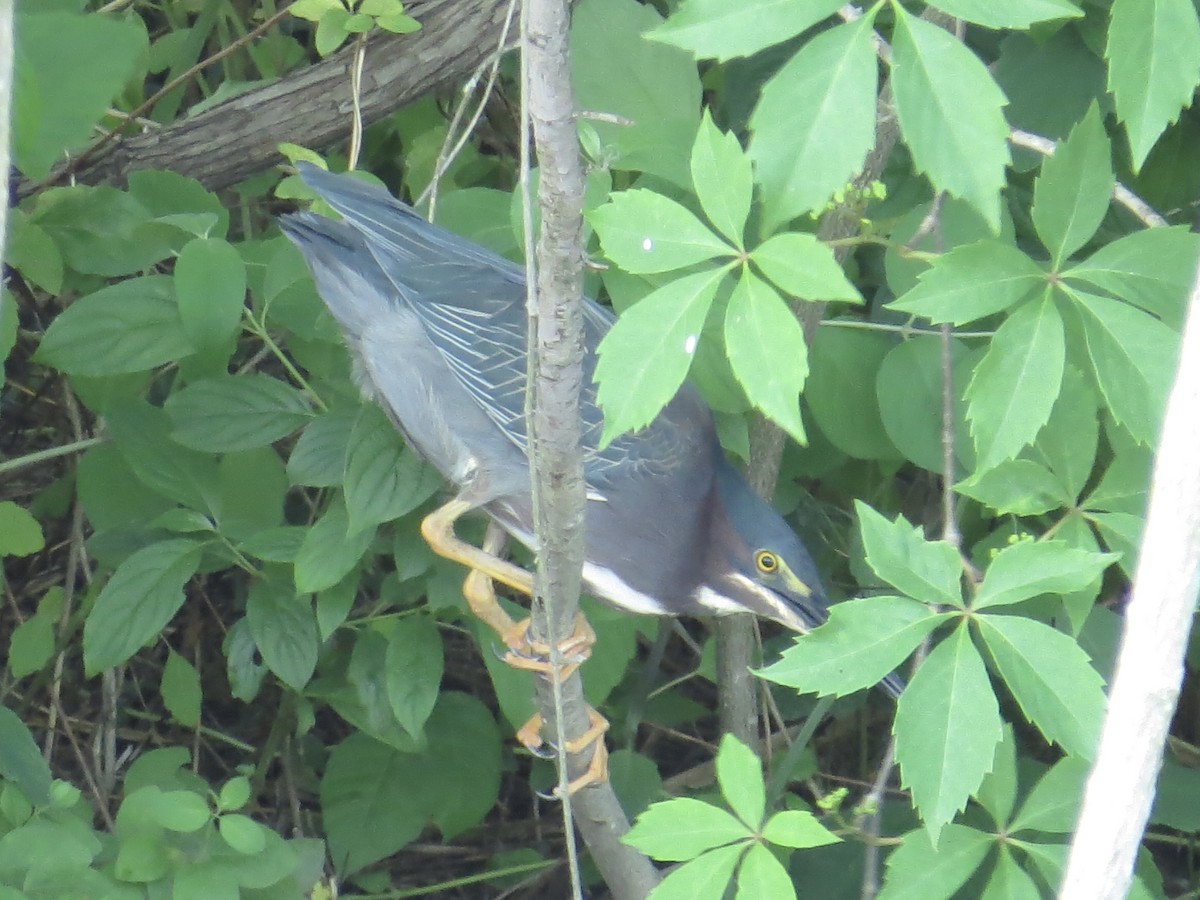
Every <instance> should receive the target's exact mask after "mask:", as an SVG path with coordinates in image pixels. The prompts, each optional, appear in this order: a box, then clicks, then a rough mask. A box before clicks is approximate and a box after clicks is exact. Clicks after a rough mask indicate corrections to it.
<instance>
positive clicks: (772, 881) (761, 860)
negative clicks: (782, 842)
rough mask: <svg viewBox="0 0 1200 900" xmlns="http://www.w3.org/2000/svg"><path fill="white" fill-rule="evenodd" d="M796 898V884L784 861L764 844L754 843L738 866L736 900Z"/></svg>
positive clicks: (783, 899)
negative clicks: (778, 858) (777, 857)
mask: <svg viewBox="0 0 1200 900" xmlns="http://www.w3.org/2000/svg"><path fill="white" fill-rule="evenodd" d="M762 897H770V898H771V900H795V897H796V886H795V885H794V884H793V883H792V876H791V875H789V874H788V870H787V869H786V868H784V865H783V863H781V862H780V861H779V860H777V859H776V858H775V855H774V854H773V853H772V852H771V851H770V850H768V849H767V848H766V847H764V846H763V845H762V844H752V845H751V846H750V849H749V850H747V851H746V855H745V856H744V857H742V864H741V865H740V866H739V867H738V876H737V895H736V900H760V898H762Z"/></svg>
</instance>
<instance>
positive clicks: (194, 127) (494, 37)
mask: <svg viewBox="0 0 1200 900" xmlns="http://www.w3.org/2000/svg"><path fill="white" fill-rule="evenodd" d="M508 6H509V2H508V0H411V2H410V3H408V4H406V12H408V13H409V14H410V15H412V16H413V18H415V19H417V20H418V21H420V23H421V30H420V31H416V32H413V33H412V34H405V35H382V34H381V35H378V36H375V37H372V38H371V39H370V40H369V41H368V42H367V50H366V58H367V66H366V69H365V71H364V72H363V76H362V96H361V103H362V119H363V124H364V125H370V124H371V123H373V122H377V121H379V120H380V119H382V118H384V117H385V116H387V115H389V114H390V113H392V112H394V111H395V110H397V109H399V108H400V107H402V106H405V105H407V104H409V103H412V102H413V101H414V100H417V99H418V98H420V97H422V96H424V95H425V94H427V93H429V92H430V91H432V90H435V89H437V88H440V87H444V86H447V85H450V84H453V83H454V82H455V81H457V80H458V79H460V78H462V77H464V76H467V75H469V74H470V73H471V72H473V71H475V70H476V69H477V68H478V67H479V66H480V65H481V64H483V63H485V62H486V61H487V60H489V59H491V58H492V57H493V56H494V55H495V54H496V52H497V48H498V47H504V46H505V43H504V42H502V41H501V31H502V27H503V23H504V21H505V16H506V13H507V10H508ZM354 56H355V48H354V46H353V44H352V45H350V46H348V47H346V48H345V49H343V50H341V51H339V52H337V53H335V54H333V55H332V56H330V57H329V58H328V59H325V60H323V61H322V62H320V63H317V64H316V65H314V66H310V67H308V68H305V69H303V70H301V71H298V72H294V73H292V74H290V75H288V76H287V77H286V78H283V79H281V80H280V81H276V82H274V83H272V84H268V85H265V86H264V87H260V88H258V89H256V90H253V91H248V92H246V93H245V94H241V95H239V96H237V97H233V98H231V99H230V100H227V101H225V102H224V103H222V104H220V105H218V106H215V107H213V108H212V109H209V110H205V111H204V112H202V113H200V114H198V115H195V116H191V117H189V118H185V119H181V120H179V121H178V122H174V123H172V124H171V125H168V126H165V127H163V128H155V129H153V130H149V131H144V132H142V133H140V134H133V135H129V136H126V137H122V138H119V139H116V140H113V141H111V142H108V143H107V145H106V146H105V147H104V148H102V149H99V148H98V149H97V151H96V152H95V153H94V154H90V155H89V156H88V159H87V160H85V161H84V162H83V163H82V164H79V165H75V166H72V164H71V163H69V162H68V163H66V164H64V165H63V166H60V167H58V168H57V169H56V170H55V172H54V173H53V174H52V178H51V180H53V178H55V177H58V178H63V177H65V176H66V174H67V173H68V171H70V172H73V173H74V176H75V178H76V180H78V181H80V182H82V183H85V184H99V183H105V182H114V183H123V182H124V180H125V178H126V176H127V175H128V173H129V172H130V171H133V170H137V169H165V170H169V171H172V172H178V173H179V174H181V175H185V176H187V177H189V178H194V179H196V180H197V181H199V182H200V183H201V184H203V185H204V186H205V187H207V188H209V189H210V190H219V189H221V188H225V187H229V186H230V185H234V184H237V183H238V182H240V181H243V180H244V179H246V178H249V177H250V176H251V175H254V174H256V173H258V172H261V171H263V170H264V169H266V168H268V167H270V166H272V165H275V164H276V163H278V162H281V161H282V157H280V155H279V153H278V150H277V149H276V148H277V147H278V145H279V144H280V143H282V142H285V141H291V142H294V143H299V144H304V145H305V146H307V147H327V146H329V145H331V144H334V143H337V142H338V141H341V140H344V139H345V138H346V137H347V135H348V134H349V133H350V121H351V116H350V111H351V107H352V104H353V99H352V96H351V86H350V80H351V79H350V72H351V67H352V66H353V63H354ZM36 187H37V185H34V184H32V183H28V182H27V183H24V184H22V185H20V187H19V188H18V190H17V194H18V197H19V198H24V197H26V196H29V195H30V194H31V193H32V192H33V191H34V190H35V189H36Z"/></svg>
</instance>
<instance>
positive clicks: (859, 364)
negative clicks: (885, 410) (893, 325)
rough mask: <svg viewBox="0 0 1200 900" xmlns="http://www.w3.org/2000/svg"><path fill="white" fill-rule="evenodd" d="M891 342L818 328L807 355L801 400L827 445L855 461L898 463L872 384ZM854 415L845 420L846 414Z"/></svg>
mask: <svg viewBox="0 0 1200 900" xmlns="http://www.w3.org/2000/svg"><path fill="white" fill-rule="evenodd" d="M895 344H896V341H895V340H894V339H893V338H892V337H891V336H890V335H884V334H878V333H872V332H869V331H861V330H858V329H850V328H820V329H818V330H817V336H816V338H815V339H814V340H813V344H812V347H811V348H810V350H811V352H810V354H809V356H810V358H811V360H812V362H811V374H810V376H809V379H808V383H807V385H806V386H805V389H804V399H805V400H806V401H807V402H808V407H809V409H810V410H811V411H812V414H813V420H814V421H815V422H816V423H817V425H818V426H819V427H820V429H821V432H822V433H823V434H824V435H825V436H826V437H827V438H829V441H830V443H832V444H833V445H834V446H835V447H837V448H838V449H839V450H841V451H842V452H843V453H846V454H848V455H849V456H853V457H854V458H856V459H899V458H901V455H900V451H899V450H897V449H896V448H895V447H894V446H892V442H891V441H890V440H888V436H887V431H886V429H884V427H883V419H882V418H881V415H880V412H879V397H878V395H877V394H876V392H875V382H876V380H877V378H878V375H879V367H880V366H881V365H882V364H883V360H884V357H886V356H887V354H888V351H890V350H891V349H892V347H894V346H895ZM848 409H852V410H854V415H852V416H848V415H846V410H848Z"/></svg>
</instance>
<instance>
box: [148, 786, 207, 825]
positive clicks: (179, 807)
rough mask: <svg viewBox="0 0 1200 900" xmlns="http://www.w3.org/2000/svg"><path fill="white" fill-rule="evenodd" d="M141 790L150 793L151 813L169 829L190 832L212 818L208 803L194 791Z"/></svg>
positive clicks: (151, 788) (159, 822) (153, 788)
mask: <svg viewBox="0 0 1200 900" xmlns="http://www.w3.org/2000/svg"><path fill="white" fill-rule="evenodd" d="M140 790H142V791H147V792H148V793H149V796H150V804H149V806H150V813H151V816H152V817H153V819H154V821H155V822H157V823H158V824H159V825H161V826H162V827H163V828H166V829H167V830H168V831H178V832H180V833H182V834H190V833H191V832H193V831H199V830H200V829H201V828H203V827H204V826H205V825H207V824H208V823H209V821H211V819H212V810H210V809H209V808H208V803H207V802H206V801H205V799H204V798H203V797H201V796H200V795H199V794H196V793H193V792H192V791H163V790H159V789H158V788H155V787H145V788H141V789H140Z"/></svg>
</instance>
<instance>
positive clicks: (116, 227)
mask: <svg viewBox="0 0 1200 900" xmlns="http://www.w3.org/2000/svg"><path fill="white" fill-rule="evenodd" d="M30 221H31V222H33V223H34V224H36V225H38V226H39V227H40V228H41V229H42V230H43V231H45V232H46V234H47V235H48V236H49V237H50V238H51V240H53V241H54V246H55V247H57V248H58V250H59V251H60V252H61V253H62V256H63V261H64V262H65V263H66V264H67V266H68V267H70V268H71V269H74V270H75V271H76V272H85V273H87V274H91V275H104V276H109V277H116V276H119V275H133V274H135V273H138V274H140V273H142V272H145V271H146V270H148V269H150V268H151V267H152V266H153V265H154V264H155V263H157V262H159V261H160V260H163V259H165V258H166V257H168V256H170V255H171V253H172V251H173V249H174V247H173V244H172V241H171V240H170V239H169V238H173V237H174V236H175V235H176V234H177V233H178V232H174V231H172V230H169V229H165V228H163V227H162V226H161V225H158V224H156V223H155V221H154V219H153V218H152V217H151V215H150V211H149V210H148V209H147V208H146V207H145V206H144V205H143V204H142V203H141V202H140V201H139V200H138V199H137V198H135V197H134V196H133V195H131V194H128V193H126V192H125V191H118V190H117V189H116V188H113V187H108V186H101V187H88V186H86V185H74V186H73V187H68V188H50V189H48V190H46V191H44V192H43V193H41V194H39V195H38V201H37V206H36V208H35V209H34V211H33V213H32V214H31V216H30ZM157 277H160V278H163V279H165V280H167V281H170V277H169V276H166V275H162V276H157Z"/></svg>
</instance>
